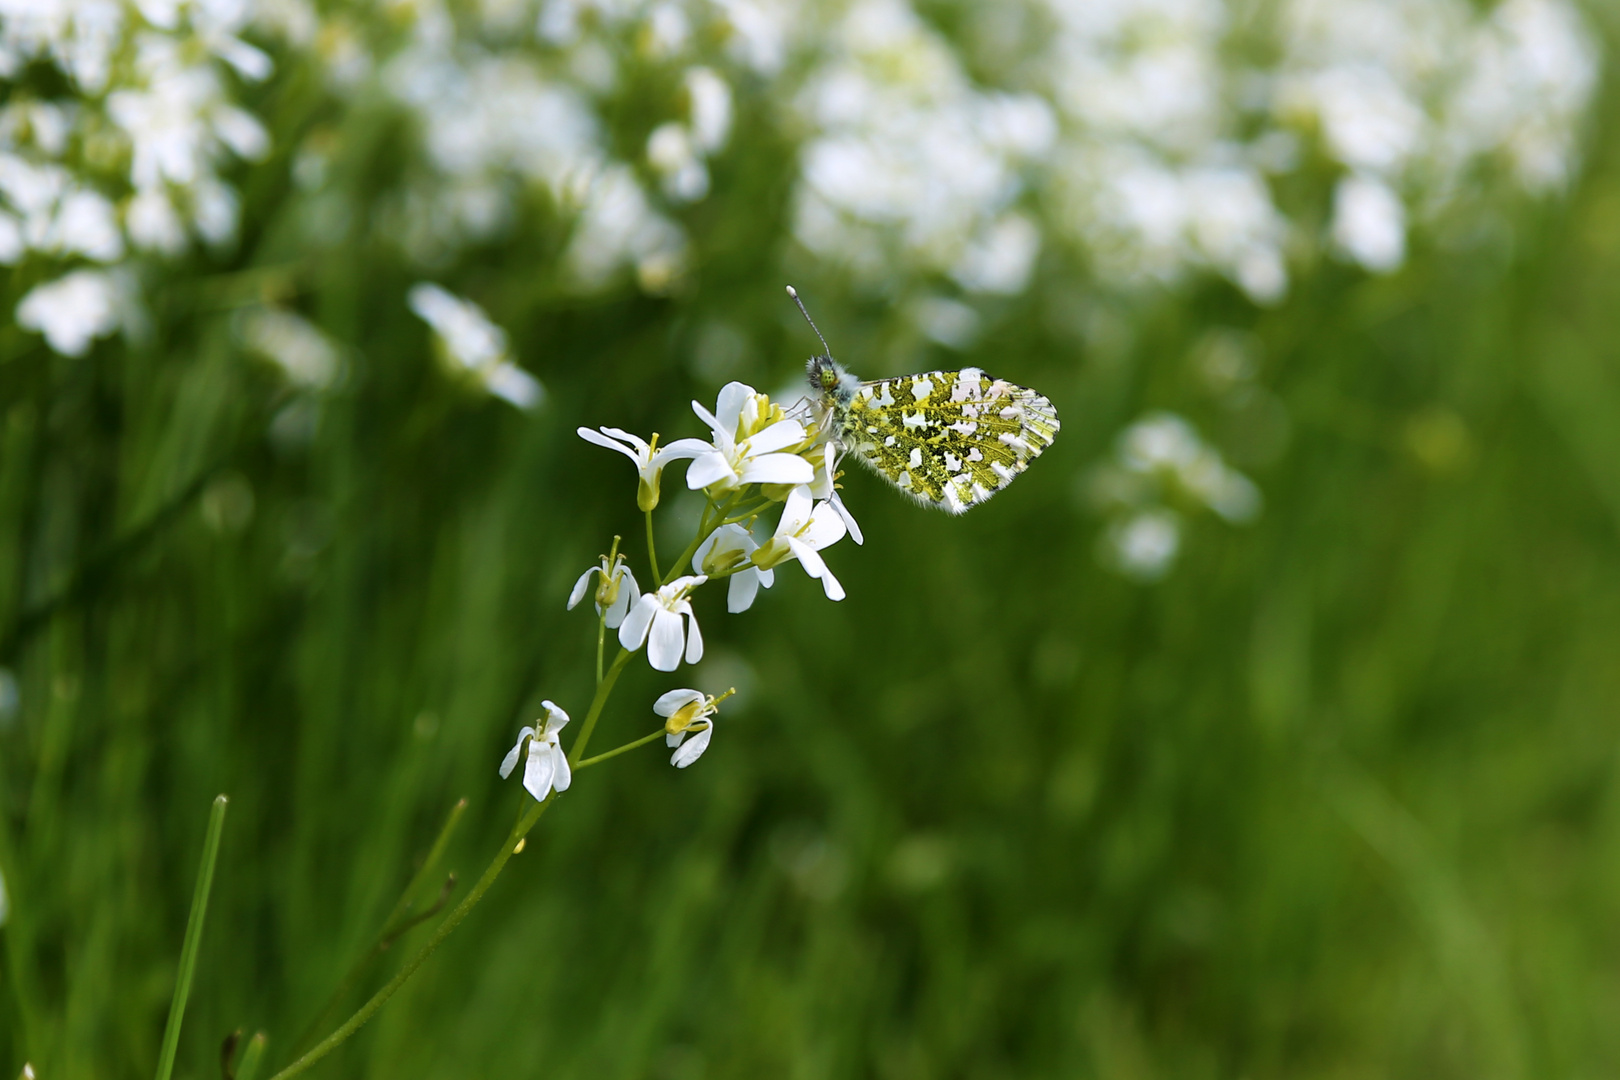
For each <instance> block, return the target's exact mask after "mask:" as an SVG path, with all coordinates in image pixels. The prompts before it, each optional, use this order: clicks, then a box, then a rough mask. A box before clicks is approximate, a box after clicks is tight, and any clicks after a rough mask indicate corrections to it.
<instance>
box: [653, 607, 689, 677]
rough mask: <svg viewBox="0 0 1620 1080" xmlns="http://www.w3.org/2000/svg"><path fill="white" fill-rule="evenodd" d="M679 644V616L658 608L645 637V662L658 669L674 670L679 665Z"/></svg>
mask: <svg viewBox="0 0 1620 1080" xmlns="http://www.w3.org/2000/svg"><path fill="white" fill-rule="evenodd" d="M681 644H682V642H681V617H680V616H679V615H677V614H675V613H674V612H673V611H665V610H664V609H663V608H659V609H658V610H657V611H656V612H654V614H653V621H652V634H651V635H650V636H649V637H648V639H647V663H649V664H651V665H652V666H653V667H654V668H656V669H657V670H659V671H674V670H675V669H676V668H678V667H680V666H681Z"/></svg>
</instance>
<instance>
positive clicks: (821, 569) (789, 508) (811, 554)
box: [754, 486, 845, 600]
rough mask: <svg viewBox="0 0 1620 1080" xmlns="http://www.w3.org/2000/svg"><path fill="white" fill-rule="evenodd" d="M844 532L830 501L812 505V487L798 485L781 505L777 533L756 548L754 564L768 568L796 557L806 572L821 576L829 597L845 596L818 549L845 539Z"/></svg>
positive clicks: (842, 523) (842, 524) (763, 568)
mask: <svg viewBox="0 0 1620 1080" xmlns="http://www.w3.org/2000/svg"><path fill="white" fill-rule="evenodd" d="M844 532H845V526H844V519H843V518H842V517H840V516H839V514H838V511H837V510H836V509H835V508H834V507H833V506H832V505H831V503H829V502H818V503H815V504H813V505H812V503H811V499H810V489H809V487H807V486H801V487H796V488H794V489H793V491H792V493H791V494H789V495H788V499H787V505H785V506H783V507H782V520H781V521H780V522H778V523H777V526H776V533H775V534H774V535H773V536H772V537H771V538H770V539H769V540H767V541H765V543H764V544H762V545H761V546H760V549H759V550H758V551H756V552H754V565H755V566H757V567H759V568H760V569H761V570H769V569H771V568H772V567H774V566H776V565H777V564H779V563H784V562H789V561H792V560H794V559H797V560H798V562H799V565H800V566H802V567H804V572H805V573H807V574H809V575H810V576H811V577H813V578H820V579H821V587H822V589H823V590H824V591H825V592H826V593H827V599H829V600H842V599H843V598H844V587H843V586H842V585H840V584H838V579H837V578H835V577H833V572H832V570H830V569H829V568H828V567H827V564H826V563H825V562H823V561H822V558H821V555H820V554H818V553H819V552H820V550H821V549H822V548H824V547H830V546H832V545H833V544H836V543H837V542H838V541H839V540H842V539H843V537H844Z"/></svg>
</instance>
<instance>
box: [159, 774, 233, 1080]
mask: <svg viewBox="0 0 1620 1080" xmlns="http://www.w3.org/2000/svg"><path fill="white" fill-rule="evenodd" d="M229 802H230V800H229V799H227V798H226V797H225V796H223V795H217V796H215V797H214V808H213V809H212V810H211V811H209V814H208V835H207V837H206V838H205V839H204V840H203V857H202V866H201V868H199V869H198V871H197V887H196V889H195V890H194V891H193V892H192V894H191V914H190V916H188V917H187V919H186V941H185V944H184V945H183V946H181V949H180V973H179V977H178V978H177V979H176V980H175V984H174V1000H172V1001H171V1002H170V1003H169V1023H168V1026H167V1027H165V1028H164V1029H163V1050H162V1052H161V1053H160V1054H159V1055H158V1067H157V1080H169V1074H170V1073H172V1072H173V1071H174V1052H175V1049H176V1048H177V1047H178V1046H179V1045H180V1020H181V1018H182V1017H184V1016H185V1014H186V998H187V997H189V996H190V995H191V975H192V972H194V971H195V970H196V969H197V947H198V945H199V944H200V943H201V942H202V932H203V920H204V917H205V916H206V915H207V913H208V894H209V892H211V891H212V890H213V887H214V863H215V861H216V860H217V859H218V858H219V837H220V833H222V832H223V831H224V829H225V807H226V805H227V804H228V803H229Z"/></svg>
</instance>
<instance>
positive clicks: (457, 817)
mask: <svg viewBox="0 0 1620 1080" xmlns="http://www.w3.org/2000/svg"><path fill="white" fill-rule="evenodd" d="M466 810H467V800H466V799H458V800H457V801H456V805H454V806H452V807H451V808H450V816H449V817H447V818H446V819H445V822H444V825H443V827H442V828H440V829H439V835H438V837H437V838H436V839H435V840H434V841H433V846H432V847H431V848H429V849H428V853H427V858H425V859H423V860H422V866H421V868H420V869H418V870H417V871H416V873H415V875H413V876H412V878H411V881H410V884H408V885H406V886H405V891H404V892H402V893H400V894H399V899H398V900H397V901H395V903H394V909H393V910H392V911H390V912H389V913H388V918H386V919H384V920H383V924H382V929H381V930H380V931H378V933H377V939H376V940H375V941H374V942H372V943H371V947H370V948H368V949H367V950H366V951H365V952H363V953H361V954H360V956H359V958H357V959H356V960H355V962H354V963H353V964H351V965H350V966H349V970H348V972H346V973H345V974H344V976H343V978H342V979H341V980H340V981H339V982H338V985H337V988H336V989H335V990H333V991H332V995H331V996H330V997H328V998H327V999H326V1004H325V1005H323V1006H322V1007H321V1011H320V1012H318V1013H316V1014H315V1018H314V1019H313V1020H311V1021H310V1022H309V1026H308V1027H306V1028H305V1029H304V1033H303V1034H302V1035H300V1036H298V1041H297V1042H295V1043H293V1054H294V1055H295V1056H296V1055H298V1054H300V1053H302V1052H303V1051H304V1050H305V1049H306V1048H307V1047H308V1046H309V1043H310V1040H311V1039H313V1038H315V1036H316V1035H317V1034H318V1033H319V1032H320V1030H321V1028H322V1027H323V1026H324V1025H325V1024H326V1022H327V1021H328V1020H329V1019H331V1016H332V1014H333V1013H334V1012H336V1011H337V1009H338V1006H340V1005H342V1004H343V999H344V998H345V997H347V996H348V993H349V991H350V990H351V989H353V988H354V984H355V983H356V982H358V981H359V980H360V977H361V976H362V975H364V974H365V973H366V971H367V970H369V969H370V967H371V965H372V964H373V963H374V962H375V961H376V960H377V958H378V957H379V956H381V955H382V954H383V953H385V952H387V951H388V947H389V946H390V945H392V944H393V943H394V942H395V941H397V940H398V939H399V936H400V935H401V934H403V933H404V932H405V931H407V930H409V929H411V928H412V927H414V926H416V925H417V924H418V923H420V922H422V921H423V920H424V919H429V918H432V917H433V915H434V914H435V913H436V912H437V911H438V910H439V909H440V908H441V907H443V906H444V904H443V900H440V901H439V903H438V904H437V905H436V906H434V907H431V908H429V909H428V910H427V911H425V912H423V913H421V914H420V915H415V916H412V917H411V918H410V919H405V914H406V912H408V911H409V910H410V908H411V902H412V899H413V898H414V897H415V896H416V893H417V890H418V889H420V888H421V887H422V883H423V882H424V881H426V880H427V879H428V875H430V874H432V873H433V871H434V869H435V868H436V867H437V866H438V865H439V860H440V859H441V858H443V857H444V849H445V848H446V847H448V846H449V844H450V837H451V835H452V834H453V833H454V832H455V831H456V826H457V825H458V824H459V823H460V822H461V815H462V814H463V813H465V812H466ZM402 920H404V921H403V922H402Z"/></svg>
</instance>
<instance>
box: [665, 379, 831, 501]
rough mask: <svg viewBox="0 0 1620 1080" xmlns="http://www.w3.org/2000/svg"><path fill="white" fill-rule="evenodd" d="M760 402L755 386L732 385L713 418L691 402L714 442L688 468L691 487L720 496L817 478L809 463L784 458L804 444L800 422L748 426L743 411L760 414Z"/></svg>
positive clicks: (723, 393) (724, 389)
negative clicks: (750, 487)
mask: <svg viewBox="0 0 1620 1080" xmlns="http://www.w3.org/2000/svg"><path fill="white" fill-rule="evenodd" d="M758 397H759V395H758V394H756V393H755V391H754V388H753V387H752V386H748V385H747V384H745V383H740V382H730V383H727V384H726V385H725V386H723V387H721V388H720V396H719V398H718V400H716V402H715V407H714V412H712V413H711V412H709V410H707V409H705V408H704V407H703V406H702V405H700V404H698V403H697V402H695V401H694V402H692V411H693V412H695V413H697V415H698V419H700V420H702V421H703V422H704V423H705V424H708V425H709V430H710V431H712V432H713V433H714V442H713V444H712V445H711V446H710V447H709V449H708V450H707V451H706V452H705V453H703V454H702V455H701V456H699V457H697V458H696V459H694V460H693V462H692V464H691V465H690V466H689V467H688V468H687V470H686V486H687V487H689V488H691V489H692V490H693V491H696V490H698V489H699V488H707V489H709V490H710V491H711V492H712V493H716V494H722V493H726V492H730V491H734V490H736V489H737V488H738V487H740V486H741V485H743V484H808V483H809V482H810V481H811V480H812V479H814V478H815V469H814V467H813V466H812V465H811V464H810V462H808V461H806V460H805V459H804V458H802V457H800V456H799V455H798V454H785V453H781V452H780V451H782V450H785V449H787V448H788V447H790V446H797V445H798V444H800V443H802V442H804V439H805V433H804V427H803V425H801V424H800V423H799V422H798V421H797V420H789V419H782V420H776V421H774V422H772V423H768V424H765V425H763V426H761V427H758V428H755V427H754V426H753V425H752V424H749V423H746V422H745V416H744V412H745V409H748V408H749V407H750V406H752V408H753V409H754V410H756V411H757V408H758V405H757V401H758ZM745 428H746V430H745Z"/></svg>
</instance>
